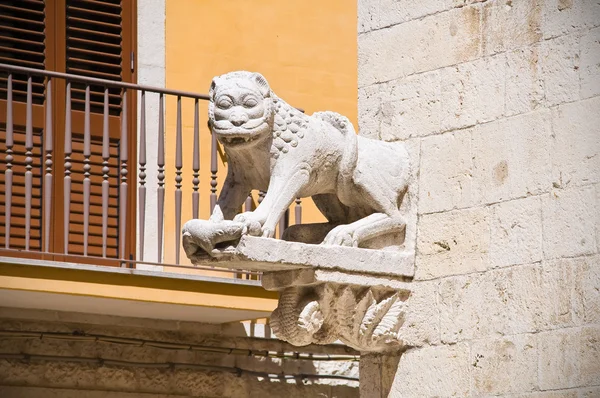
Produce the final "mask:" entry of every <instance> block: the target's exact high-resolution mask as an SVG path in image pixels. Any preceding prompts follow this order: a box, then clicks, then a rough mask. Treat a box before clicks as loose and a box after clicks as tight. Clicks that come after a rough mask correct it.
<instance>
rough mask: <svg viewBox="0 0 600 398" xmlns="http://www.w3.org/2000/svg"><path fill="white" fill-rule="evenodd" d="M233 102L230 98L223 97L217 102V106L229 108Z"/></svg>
mask: <svg viewBox="0 0 600 398" xmlns="http://www.w3.org/2000/svg"><path fill="white" fill-rule="evenodd" d="M232 105H233V103H232V102H231V100H230V99H229V98H222V99H220V100H219V101H218V102H217V106H218V107H219V108H221V109H229V108H231V106H232Z"/></svg>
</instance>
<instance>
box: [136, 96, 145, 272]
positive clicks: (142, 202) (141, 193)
mask: <svg viewBox="0 0 600 398" xmlns="http://www.w3.org/2000/svg"><path fill="white" fill-rule="evenodd" d="M139 162H140V174H139V176H140V187H139V188H138V197H139V201H140V204H139V228H140V260H141V261H143V260H144V235H145V232H146V92H145V91H142V101H141V105H140V153H139Z"/></svg>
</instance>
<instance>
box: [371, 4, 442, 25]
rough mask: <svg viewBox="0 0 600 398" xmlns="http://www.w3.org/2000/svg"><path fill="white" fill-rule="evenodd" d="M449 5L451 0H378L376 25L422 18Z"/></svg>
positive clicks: (394, 23) (395, 23) (393, 23)
mask: <svg viewBox="0 0 600 398" xmlns="http://www.w3.org/2000/svg"><path fill="white" fill-rule="evenodd" d="M451 6H452V1H451V0H402V1H397V0H379V7H378V8H377V17H378V18H377V27H379V28H383V27H386V26H392V25H397V24H399V23H403V22H407V21H410V20H413V19H417V18H422V17H424V16H427V15H431V14H436V13H439V12H441V11H444V10H447V9H449V8H450V7H451Z"/></svg>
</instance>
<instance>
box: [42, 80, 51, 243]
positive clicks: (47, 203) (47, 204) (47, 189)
mask: <svg viewBox="0 0 600 398" xmlns="http://www.w3.org/2000/svg"><path fill="white" fill-rule="evenodd" d="M44 135H45V140H44V141H45V142H44V150H45V152H46V175H45V177H44V251H45V252H46V253H49V252H50V222H51V221H52V220H51V217H50V215H51V211H52V150H53V144H52V79H51V78H48V84H47V85H46V126H45V132H44Z"/></svg>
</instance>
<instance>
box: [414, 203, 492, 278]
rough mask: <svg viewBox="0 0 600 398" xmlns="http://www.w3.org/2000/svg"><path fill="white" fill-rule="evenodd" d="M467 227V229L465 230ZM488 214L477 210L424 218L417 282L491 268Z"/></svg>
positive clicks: (417, 262)
mask: <svg viewBox="0 0 600 398" xmlns="http://www.w3.org/2000/svg"><path fill="white" fill-rule="evenodd" d="M465 225H468V226H469V227H468V228H465ZM489 231H490V227H489V210H488V209H487V208H475V209H466V210H456V211H451V212H446V213H433V214H427V215H423V216H421V218H420V220H419V225H418V233H417V239H418V240H417V259H416V271H415V275H416V276H415V278H416V279H431V278H437V277H440V276H445V275H456V274H464V273H469V272H474V271H482V270H485V269H486V268H487V265H488V251H489V245H490V242H489V240H490V236H489Z"/></svg>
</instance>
